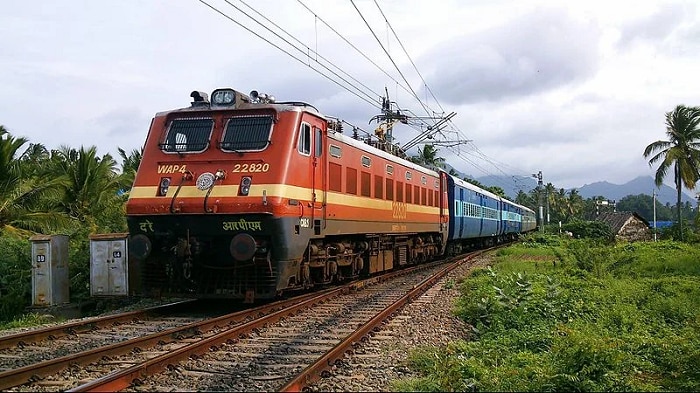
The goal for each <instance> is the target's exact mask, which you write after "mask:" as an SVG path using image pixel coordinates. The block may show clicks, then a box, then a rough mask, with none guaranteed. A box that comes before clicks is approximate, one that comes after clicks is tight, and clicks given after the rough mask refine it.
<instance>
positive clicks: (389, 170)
mask: <svg viewBox="0 0 700 393" xmlns="http://www.w3.org/2000/svg"><path fill="white" fill-rule="evenodd" d="M386 173H388V174H390V175H393V174H394V166H393V165H389V164H387V165H386Z"/></svg>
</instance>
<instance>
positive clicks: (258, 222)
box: [128, 214, 443, 301]
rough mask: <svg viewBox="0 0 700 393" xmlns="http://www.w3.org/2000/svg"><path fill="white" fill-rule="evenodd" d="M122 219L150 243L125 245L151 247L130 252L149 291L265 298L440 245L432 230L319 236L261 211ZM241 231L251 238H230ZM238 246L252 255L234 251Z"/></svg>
mask: <svg viewBox="0 0 700 393" xmlns="http://www.w3.org/2000/svg"><path fill="white" fill-rule="evenodd" d="M128 223H129V227H130V232H131V234H132V238H131V241H132V242H147V243H148V245H147V246H144V245H143V244H134V247H130V249H131V250H139V249H149V250H150V251H149V252H148V254H147V255H131V256H130V257H131V259H132V261H134V266H135V267H136V272H134V274H136V275H138V282H139V283H140V285H141V287H140V288H136V291H137V292H138V293H141V294H144V295H148V296H163V295H177V296H196V297H222V298H223V297H225V298H234V299H245V300H246V301H253V300H254V299H271V298H274V297H276V296H278V295H279V294H280V293H281V292H283V291H289V290H296V289H307V288H311V287H315V286H319V285H325V284H330V283H333V282H341V281H343V280H346V279H351V278H355V277H358V276H366V275H371V274H375V273H379V272H383V271H386V270H391V269H393V268H397V267H401V266H404V265H410V264H416V263H420V262H423V261H427V260H430V259H433V258H434V257H435V256H436V255H440V254H441V253H442V247H443V245H442V244H443V243H442V236H441V235H440V234H439V233H437V232H436V233H400V234H354V235H335V236H323V234H322V233H321V234H316V233H315V232H314V228H303V227H300V225H299V219H298V218H291V217H286V218H280V217H273V216H272V215H266V214H259V215H250V214H248V215H178V216H176V217H175V216H147V217H146V216H140V217H129V219H128ZM143 229H146V231H144V230H143ZM241 229H246V230H241ZM251 229H252V230H251ZM240 234H243V235H242V238H243V239H248V238H250V239H251V240H250V241H251V242H253V241H254V244H253V243H251V244H250V246H249V247H248V246H246V244H242V245H241V244H235V243H236V241H235V239H237V238H238V237H239V236H238V235H240ZM248 235H250V236H248ZM146 238H147V239H148V240H145V239H146ZM237 247H238V248H242V251H241V250H239V249H238V248H237ZM246 247H248V248H249V249H246ZM250 247H254V251H253V249H252V248H250ZM240 252H244V253H245V252H249V254H248V255H250V257H246V258H245V259H240V258H239V259H236V258H234V256H233V255H238V254H239V253H240Z"/></svg>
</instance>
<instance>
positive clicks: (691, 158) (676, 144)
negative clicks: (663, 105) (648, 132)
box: [644, 105, 700, 225]
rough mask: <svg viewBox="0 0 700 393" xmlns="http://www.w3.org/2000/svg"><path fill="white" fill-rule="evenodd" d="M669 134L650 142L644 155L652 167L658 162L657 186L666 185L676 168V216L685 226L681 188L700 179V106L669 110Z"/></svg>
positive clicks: (667, 127) (690, 185) (677, 107)
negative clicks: (666, 179)
mask: <svg viewBox="0 0 700 393" xmlns="http://www.w3.org/2000/svg"><path fill="white" fill-rule="evenodd" d="M666 136H667V137H668V140H658V141H656V142H652V143H650V144H649V145H648V146H647V147H646V148H645V149H644V158H648V159H649V166H652V165H654V164H656V163H658V164H659V167H658V168H657V169H656V175H655V178H654V181H655V182H656V185H657V186H661V184H663V181H664V179H665V178H666V175H667V174H668V171H669V170H671V169H673V182H674V184H675V185H676V194H677V197H678V198H677V204H676V210H677V218H678V222H679V224H680V225H682V222H683V221H682V215H681V190H682V188H683V187H684V186H685V187H686V188H687V189H689V190H692V189H694V188H695V183H696V182H697V181H698V178H700V174H699V173H698V169H699V168H700V107H687V106H685V105H678V106H676V108H675V109H674V110H673V111H671V112H666Z"/></svg>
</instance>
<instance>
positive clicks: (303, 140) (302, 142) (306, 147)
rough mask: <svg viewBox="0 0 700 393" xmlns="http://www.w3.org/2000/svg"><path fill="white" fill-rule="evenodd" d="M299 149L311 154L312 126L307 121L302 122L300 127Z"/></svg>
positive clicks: (305, 153) (302, 152)
mask: <svg viewBox="0 0 700 393" xmlns="http://www.w3.org/2000/svg"><path fill="white" fill-rule="evenodd" d="M297 150H298V151H299V153H301V154H303V155H305V156H308V155H311V126H310V125H309V124H307V123H301V127H300V128H299V141H298V142H297Z"/></svg>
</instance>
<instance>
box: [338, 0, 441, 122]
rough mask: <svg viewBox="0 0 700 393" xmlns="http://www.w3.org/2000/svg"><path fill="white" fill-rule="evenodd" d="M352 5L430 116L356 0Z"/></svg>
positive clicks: (427, 111)
mask: <svg viewBox="0 0 700 393" xmlns="http://www.w3.org/2000/svg"><path fill="white" fill-rule="evenodd" d="M350 3H351V4H352V6H353V7H355V10H356V11H357V13H358V14H359V15H360V18H362V21H363V22H365V25H366V26H367V28H368V29H369V31H370V33H372V36H374V39H375V40H376V41H377V43H378V44H379V46H380V47H381V48H382V50H383V51H384V53H385V54H386V55H387V57H389V60H390V61H391V64H393V65H394V68H396V71H397V72H398V73H399V75H401V78H402V79H403V81H404V82H406V85H408V88H409V89H410V90H411V93H412V94H413V97H414V98H415V99H416V100H417V101H418V103H420V105H421V106H422V107H423V110H425V113H426V114H427V115H428V116H430V111H429V110H428V108H427V107H426V105H425V104H424V103H423V101H422V100H421V99H420V97H418V94H417V93H416V92H415V90H413V87H411V84H410V83H409V82H408V79H406V76H404V74H403V72H401V69H400V68H399V66H398V65H397V64H396V62H395V61H394V59H393V58H392V57H391V54H390V53H389V51H387V50H386V48H385V47H384V45H383V44H382V41H381V40H380V39H379V37H377V34H376V33H375V32H374V30H373V29H372V26H370V25H369V22H367V19H365V17H364V15H362V12H361V11H360V9H359V8H357V5H356V4H355V1H354V0H350Z"/></svg>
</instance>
